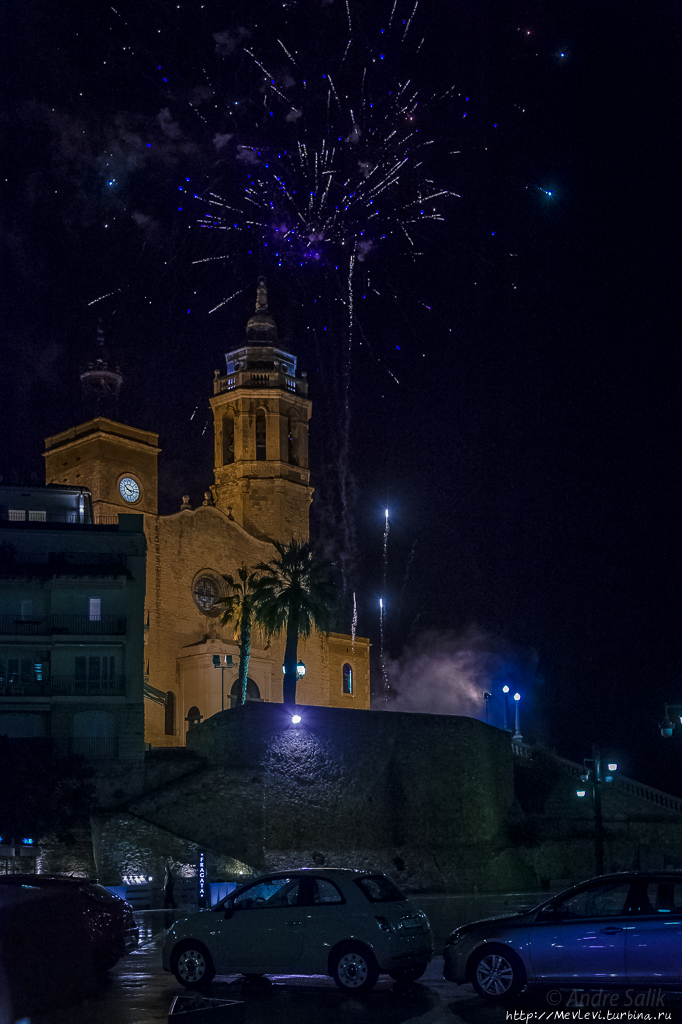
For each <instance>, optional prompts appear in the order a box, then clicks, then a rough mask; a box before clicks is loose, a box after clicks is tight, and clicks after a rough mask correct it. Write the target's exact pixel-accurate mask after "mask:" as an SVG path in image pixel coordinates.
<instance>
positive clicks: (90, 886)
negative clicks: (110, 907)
mask: <svg viewBox="0 0 682 1024" xmlns="http://www.w3.org/2000/svg"><path fill="white" fill-rule="evenodd" d="M83 892H85V893H87V895H88V896H89V897H90V899H92V900H95V901H96V902H97V903H100V902H101V903H120V902H121V898H120V897H119V896H116V895H115V894H114V893H113V892H111V891H110V890H109V889H106V888H105V887H104V886H103V885H99V884H98V883H97V882H88V883H87V884H86V885H84V886H83Z"/></svg>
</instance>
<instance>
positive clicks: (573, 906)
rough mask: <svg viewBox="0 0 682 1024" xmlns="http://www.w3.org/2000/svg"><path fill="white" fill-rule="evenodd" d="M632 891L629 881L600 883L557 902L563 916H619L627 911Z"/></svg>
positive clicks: (558, 911) (557, 909) (558, 910)
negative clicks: (628, 899) (626, 907)
mask: <svg viewBox="0 0 682 1024" xmlns="http://www.w3.org/2000/svg"><path fill="white" fill-rule="evenodd" d="M629 892H630V883H629V882H618V883H613V882H611V884H610V885H599V886H595V887H594V888H593V889H583V891H582V892H579V893H577V894H576V895H575V896H571V897H570V898H569V899H566V900H563V901H562V902H561V903H557V904H555V909H556V911H557V913H558V914H559V915H560V916H561V917H566V918H576V917H619V916H620V915H622V914H624V913H625V905H626V902H627V898H628V894H629Z"/></svg>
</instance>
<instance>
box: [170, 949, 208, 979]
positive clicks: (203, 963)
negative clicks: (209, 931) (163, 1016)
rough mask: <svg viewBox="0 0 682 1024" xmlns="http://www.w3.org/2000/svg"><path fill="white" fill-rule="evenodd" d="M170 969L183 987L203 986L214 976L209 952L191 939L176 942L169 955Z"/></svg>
mask: <svg viewBox="0 0 682 1024" xmlns="http://www.w3.org/2000/svg"><path fill="white" fill-rule="evenodd" d="M171 970H172V971H173V974H174V975H175V977H176V978H177V979H178V981H179V982H180V984H181V985H184V986H185V988H203V986H204V985H209V984H210V983H211V982H212V981H213V979H214V978H215V967H214V966H213V960H212V959H211V954H210V953H209V951H208V950H207V949H206V947H205V946H202V944H201V943H200V942H195V941H194V940H192V939H185V940H184V942H179V943H178V944H177V946H176V947H175V949H174V950H173V953H172V956H171Z"/></svg>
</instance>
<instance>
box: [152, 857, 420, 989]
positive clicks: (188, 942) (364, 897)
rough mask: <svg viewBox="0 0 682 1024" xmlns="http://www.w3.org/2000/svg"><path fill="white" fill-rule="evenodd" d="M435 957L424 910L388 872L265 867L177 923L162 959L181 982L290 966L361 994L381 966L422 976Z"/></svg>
mask: <svg viewBox="0 0 682 1024" xmlns="http://www.w3.org/2000/svg"><path fill="white" fill-rule="evenodd" d="M432 955H433V939H432V936H431V928H430V926H429V922H428V920H427V918H426V915H425V914H423V913H422V912H421V911H420V910H417V909H416V907H414V906H413V905H412V904H411V903H410V901H409V900H408V899H406V897H405V896H404V895H403V894H402V893H401V892H400V890H399V889H398V888H397V886H396V885H394V883H393V882H392V881H391V880H390V879H389V878H387V877H386V876H385V875H380V874H372V873H369V872H365V871H352V870H346V869H342V868H330V869H328V870H324V869H322V868H319V869H318V868H316V869H305V868H301V869H298V870H292V871H279V872H274V873H272V874H270V875H264V876H263V877H261V878H258V879H257V880H256V881H255V882H251V883H249V884H247V885H244V886H242V887H241V888H240V889H238V890H236V891H235V892H233V893H231V894H230V895H229V896H227V897H226V898H225V899H223V900H221V901H220V902H219V903H217V904H216V905H215V906H214V907H213V908H212V909H211V910H207V911H202V912H200V913H198V914H192V915H191V916H190V917H185V918H181V919H180V920H179V921H176V922H175V924H174V925H173V927H172V928H171V929H170V931H169V932H168V935H167V937H166V941H165V944H164V947H163V966H164V969H165V970H166V971H172V972H173V974H175V977H176V978H177V979H178V981H179V982H180V984H181V985H185V986H186V987H187V988H198V987H201V986H202V985H206V984H208V983H209V982H210V981H211V980H212V979H213V977H214V976H215V975H216V974H245V975H246V976H247V977H250V976H261V975H265V974H294V973H296V974H329V975H331V977H332V978H334V980H335V982H336V984H337V985H338V986H339V988H341V989H344V990H350V991H353V992H367V991H369V990H370V989H371V988H372V987H373V986H374V984H375V983H376V980H377V978H378V976H379V974H382V973H385V974H388V975H390V976H391V977H392V978H393V979H394V980H395V981H400V982H407V981H413V980H415V979H417V978H420V977H421V975H422V974H423V973H424V971H425V970H426V967H427V965H428V963H429V960H430V959H431V957H432Z"/></svg>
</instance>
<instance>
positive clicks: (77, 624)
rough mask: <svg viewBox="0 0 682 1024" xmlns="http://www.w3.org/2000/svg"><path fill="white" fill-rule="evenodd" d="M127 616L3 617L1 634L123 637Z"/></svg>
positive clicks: (0, 624)
mask: <svg viewBox="0 0 682 1024" xmlns="http://www.w3.org/2000/svg"><path fill="white" fill-rule="evenodd" d="M125 631H126V617H125V615H102V616H100V618H98V619H91V618H90V616H89V615H0V634H4V635H5V636H50V635H53V634H58V635H74V634H79V635H81V636H123V635H124V634H125Z"/></svg>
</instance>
